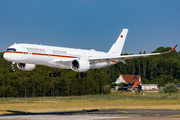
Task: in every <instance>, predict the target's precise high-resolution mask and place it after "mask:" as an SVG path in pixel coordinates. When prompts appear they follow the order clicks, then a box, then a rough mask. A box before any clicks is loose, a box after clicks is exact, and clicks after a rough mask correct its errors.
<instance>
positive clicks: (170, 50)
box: [169, 44, 178, 52]
mask: <svg viewBox="0 0 180 120" xmlns="http://www.w3.org/2000/svg"><path fill="white" fill-rule="evenodd" d="M177 45H178V44H177ZM177 45H176V46H175V47H174V48H173V49H171V50H170V51H169V52H172V51H174V50H175V49H176V47H177Z"/></svg>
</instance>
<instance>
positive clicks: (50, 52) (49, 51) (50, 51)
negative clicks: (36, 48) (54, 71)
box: [47, 49, 52, 57]
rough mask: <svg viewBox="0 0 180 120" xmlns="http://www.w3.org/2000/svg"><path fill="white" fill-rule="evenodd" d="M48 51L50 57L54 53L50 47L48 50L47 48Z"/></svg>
mask: <svg viewBox="0 0 180 120" xmlns="http://www.w3.org/2000/svg"><path fill="white" fill-rule="evenodd" d="M47 53H48V56H49V57H50V56H51V54H52V50H50V49H48V50H47Z"/></svg>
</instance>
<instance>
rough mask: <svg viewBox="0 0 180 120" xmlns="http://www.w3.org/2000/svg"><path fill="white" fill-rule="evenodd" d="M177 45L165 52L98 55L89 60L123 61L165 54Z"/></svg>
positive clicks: (95, 61)
mask: <svg viewBox="0 0 180 120" xmlns="http://www.w3.org/2000/svg"><path fill="white" fill-rule="evenodd" d="M176 47H177V45H176V46H175V47H174V48H173V49H171V50H170V51H167V52H161V53H149V54H137V55H123V56H109V57H99V58H97V57H96V58H89V61H90V62H92V63H99V62H107V61H109V62H110V61H114V60H116V61H119V62H123V63H124V61H125V60H127V59H133V58H140V57H148V56H151V55H160V54H166V53H170V52H172V51H174V50H175V49H176Z"/></svg>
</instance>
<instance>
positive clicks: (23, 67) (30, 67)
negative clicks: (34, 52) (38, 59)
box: [17, 63, 36, 71]
mask: <svg viewBox="0 0 180 120" xmlns="http://www.w3.org/2000/svg"><path fill="white" fill-rule="evenodd" d="M17 67H18V68H19V69H20V70H24V71H29V70H33V69H35V67H36V65H35V64H26V63H17Z"/></svg>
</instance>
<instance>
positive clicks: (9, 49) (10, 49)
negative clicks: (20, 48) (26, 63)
mask: <svg viewBox="0 0 180 120" xmlns="http://www.w3.org/2000/svg"><path fill="white" fill-rule="evenodd" d="M7 51H11V52H15V51H16V49H15V48H8V49H7Z"/></svg>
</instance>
